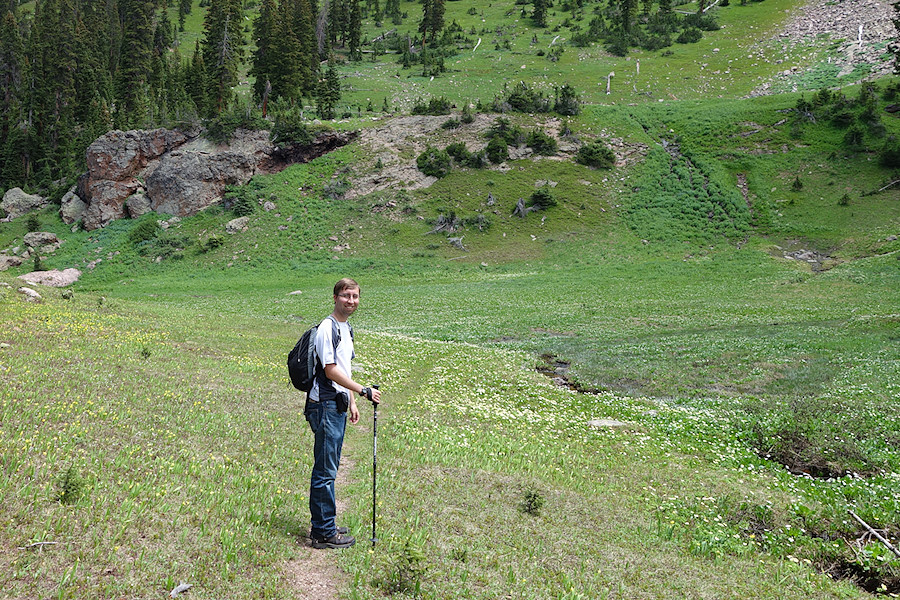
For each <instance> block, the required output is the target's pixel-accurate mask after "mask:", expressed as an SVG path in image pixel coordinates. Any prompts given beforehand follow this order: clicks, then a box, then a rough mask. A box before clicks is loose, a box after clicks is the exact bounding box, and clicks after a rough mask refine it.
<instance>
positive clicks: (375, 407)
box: [369, 385, 378, 548]
mask: <svg viewBox="0 0 900 600" xmlns="http://www.w3.org/2000/svg"><path fill="white" fill-rule="evenodd" d="M372 387H373V388H375V389H376V390H377V389H378V386H377V385H373V386H372ZM369 394H370V395H369V400H370V401H371V400H372V396H371V392H369ZM372 409H373V412H372V547H373V548H374V547H375V542H376V541H378V538H377V537H375V491H376V486H375V473H376V471H377V468H378V403H377V402H374V401H372Z"/></svg>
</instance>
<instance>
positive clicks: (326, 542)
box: [311, 533, 356, 548]
mask: <svg viewBox="0 0 900 600" xmlns="http://www.w3.org/2000/svg"><path fill="white" fill-rule="evenodd" d="M311 539H312V547H313V548H349V547H350V546H352V545H353V544H355V543H356V538H354V537H353V536H352V535H344V534H341V533H335V534H334V535H333V536H331V537H330V538H324V539H322V538H319V537H316V536H311Z"/></svg>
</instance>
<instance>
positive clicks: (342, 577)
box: [284, 457, 353, 600]
mask: <svg viewBox="0 0 900 600" xmlns="http://www.w3.org/2000/svg"><path fill="white" fill-rule="evenodd" d="M352 470H353V461H352V460H350V459H348V458H346V457H341V466H340V468H339V469H338V475H337V479H336V480H335V487H336V488H337V490H338V499H337V514H338V517H339V518H340V515H341V514H342V513H343V512H344V511H345V510H346V509H347V503H346V502H345V501H343V500H341V499H340V495H339V493H340V490H341V488H343V487H344V486H345V484H346V483H347V473H348V472H350V471H352ZM298 540H299V541H300V547H299V549H298V552H297V556H296V557H295V558H293V559H291V560H289V561H288V562H287V563H286V564H285V566H284V574H285V577H286V578H287V580H288V582H289V584H290V586H291V587H292V588H293V589H294V590H295V591H296V596H295V598H297V600H337V598H339V597H340V591H341V590H342V589H344V588H345V587H346V586H347V582H348V577H347V574H346V573H344V572H343V571H341V570H340V569H339V568H338V566H337V561H335V558H336V557H335V556H334V553H335V552H340V550H317V549H315V548H313V547H312V546H310V543H309V538H308V537H302V538H298Z"/></svg>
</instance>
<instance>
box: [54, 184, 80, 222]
mask: <svg viewBox="0 0 900 600" xmlns="http://www.w3.org/2000/svg"><path fill="white" fill-rule="evenodd" d="M75 190H76V186H72V189H70V190H69V191H68V192H66V195H65V196H63V197H62V203H61V204H60V207H59V217H60V218H61V219H62V220H63V223H65V224H66V225H72V224H74V223H77V222H78V221H80V220H81V219H82V218H83V217H84V211H85V210H87V204H85V203H84V201H83V200H82V199H81V198H80V197H79V196H78V194H77V193H75Z"/></svg>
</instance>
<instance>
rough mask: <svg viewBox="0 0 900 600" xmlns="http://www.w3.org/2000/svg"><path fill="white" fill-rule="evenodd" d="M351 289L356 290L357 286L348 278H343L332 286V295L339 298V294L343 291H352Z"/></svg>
mask: <svg viewBox="0 0 900 600" xmlns="http://www.w3.org/2000/svg"><path fill="white" fill-rule="evenodd" d="M353 288H356V289H357V290H358V289H359V284H358V283H356V282H355V281H353V280H352V279H350V278H349V277H344V278H343V279H341V280H340V281H338V282H337V283H336V284H334V295H335V296H339V295H340V293H341V292H343V291H344V290H346V289H353Z"/></svg>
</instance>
